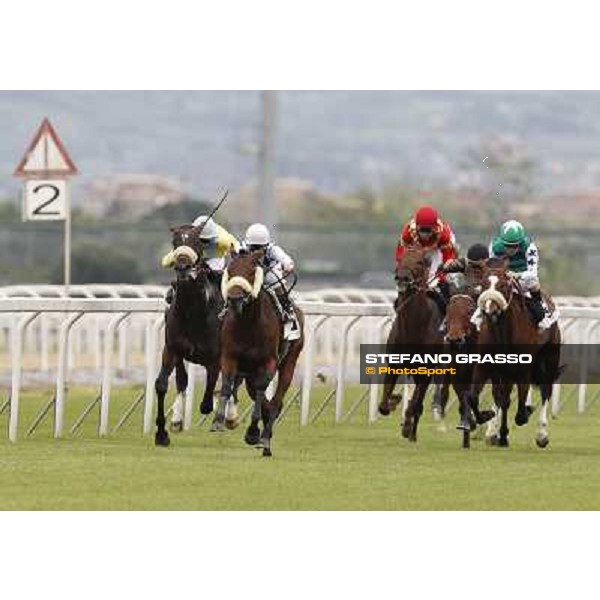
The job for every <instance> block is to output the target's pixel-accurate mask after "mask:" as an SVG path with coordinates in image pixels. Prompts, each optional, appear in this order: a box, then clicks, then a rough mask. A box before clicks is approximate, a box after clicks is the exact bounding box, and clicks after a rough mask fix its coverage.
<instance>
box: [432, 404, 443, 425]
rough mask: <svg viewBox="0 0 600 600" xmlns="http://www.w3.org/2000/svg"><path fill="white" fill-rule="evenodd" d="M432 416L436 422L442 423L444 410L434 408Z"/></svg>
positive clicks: (437, 407)
mask: <svg viewBox="0 0 600 600" xmlns="http://www.w3.org/2000/svg"><path fill="white" fill-rule="evenodd" d="M431 414H432V416H433V420H434V421H441V420H442V418H443V415H442V409H441V408H440V407H439V406H433V407H432V408H431Z"/></svg>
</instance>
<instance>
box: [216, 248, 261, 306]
mask: <svg viewBox="0 0 600 600" xmlns="http://www.w3.org/2000/svg"><path fill="white" fill-rule="evenodd" d="M263 256H264V251H263V250H258V251H255V252H249V253H245V254H238V255H237V256H235V257H234V259H233V260H232V262H231V264H230V265H229V266H228V267H227V269H225V272H224V273H223V280H222V283H221V292H222V293H223V298H224V299H225V300H226V301H227V300H228V301H229V305H230V306H231V307H232V308H233V310H234V311H235V312H236V313H237V314H238V315H240V314H242V312H243V310H244V307H245V306H247V305H248V304H250V303H251V302H252V301H253V300H256V298H258V295H259V294H260V290H261V288H262V284H263V278H264V272H263V269H262V266H261V260H262V258H263Z"/></svg>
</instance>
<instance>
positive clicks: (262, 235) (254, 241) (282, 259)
mask: <svg viewBox="0 0 600 600" xmlns="http://www.w3.org/2000/svg"><path fill="white" fill-rule="evenodd" d="M242 247H243V249H244V250H246V251H248V252H253V251H255V250H263V251H264V258H263V260H262V267H263V269H264V270H265V278H264V284H263V285H264V286H265V287H266V288H267V290H268V291H272V292H274V295H275V297H276V300H277V301H278V302H279V304H280V307H281V314H282V317H283V320H284V325H285V323H292V324H294V323H295V322H296V316H295V313H294V307H293V306H292V302H291V300H290V297H289V294H288V291H287V288H286V285H285V277H286V276H287V275H289V274H290V273H293V272H294V269H295V265H294V261H293V260H292V259H291V258H290V256H289V255H288V254H287V253H286V252H285V251H284V250H283V248H282V247H281V246H278V245H277V244H275V243H273V241H272V240H271V234H270V232H269V230H268V228H267V227H266V226H265V225H263V224H262V223H254V224H252V225H250V227H248V229H247V230H246V235H245V237H244V242H243V245H242Z"/></svg>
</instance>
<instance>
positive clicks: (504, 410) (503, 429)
mask: <svg viewBox="0 0 600 600" xmlns="http://www.w3.org/2000/svg"><path fill="white" fill-rule="evenodd" d="M511 390H512V385H503V386H502V404H501V410H500V430H499V432H498V446H501V447H503V448H508V409H509V408H510V393H511ZM525 398H527V394H525Z"/></svg>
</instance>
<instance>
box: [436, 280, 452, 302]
mask: <svg viewBox="0 0 600 600" xmlns="http://www.w3.org/2000/svg"><path fill="white" fill-rule="evenodd" d="M437 287H438V290H439V291H440V295H441V296H442V299H443V300H444V304H446V305H448V302H450V284H449V283H448V282H447V281H439V282H438V286H437Z"/></svg>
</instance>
